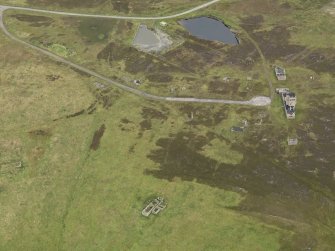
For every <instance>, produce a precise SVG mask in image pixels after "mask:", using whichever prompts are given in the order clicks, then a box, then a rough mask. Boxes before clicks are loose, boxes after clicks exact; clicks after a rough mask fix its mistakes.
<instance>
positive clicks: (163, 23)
mask: <svg viewBox="0 0 335 251" xmlns="http://www.w3.org/2000/svg"><path fill="white" fill-rule="evenodd" d="M159 25H160V26H162V27H166V26H167V22H165V21H162V22H160V23H159Z"/></svg>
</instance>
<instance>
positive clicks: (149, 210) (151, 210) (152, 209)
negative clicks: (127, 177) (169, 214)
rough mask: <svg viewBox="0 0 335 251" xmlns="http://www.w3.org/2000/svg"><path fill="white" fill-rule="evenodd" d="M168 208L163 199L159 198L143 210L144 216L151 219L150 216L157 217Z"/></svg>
mask: <svg viewBox="0 0 335 251" xmlns="http://www.w3.org/2000/svg"><path fill="white" fill-rule="evenodd" d="M165 208H166V203H165V202H164V199H163V198H162V197H157V198H156V199H154V200H152V201H150V202H149V204H148V205H147V206H146V207H145V208H144V209H143V211H142V215H143V216H145V217H149V215H150V214H154V215H157V214H159V213H160V212H161V211H162V210H164V209H165Z"/></svg>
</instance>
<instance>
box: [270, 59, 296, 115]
mask: <svg viewBox="0 0 335 251" xmlns="http://www.w3.org/2000/svg"><path fill="white" fill-rule="evenodd" d="M275 73H276V77H277V79H278V80H279V81H284V80H286V71H285V69H283V68H281V67H278V66H276V67H275ZM276 92H277V93H278V94H279V95H280V96H281V99H282V101H283V105H284V110H285V114H286V118H288V119H294V118H295V111H296V110H295V107H296V105H297V97H296V95H295V93H294V92H291V91H290V90H289V89H288V88H277V89H276Z"/></svg>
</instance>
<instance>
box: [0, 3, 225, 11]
mask: <svg viewBox="0 0 335 251" xmlns="http://www.w3.org/2000/svg"><path fill="white" fill-rule="evenodd" d="M226 1H231V0H226ZM203 3H206V0H186V1H182V2H181V1H178V0H156V1H148V0H135V1H134V0H122V1H119V0H70V1H68V0H0V4H2V5H13V6H22V7H32V8H40V9H47V10H60V11H75V12H79V13H80V12H82V13H96V14H124V15H131V14H136V15H146V14H151V15H152V14H155V15H163V14H171V13H175V12H178V11H184V10H187V9H190V8H192V7H195V6H198V5H201V4H203Z"/></svg>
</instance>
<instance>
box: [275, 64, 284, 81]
mask: <svg viewBox="0 0 335 251" xmlns="http://www.w3.org/2000/svg"><path fill="white" fill-rule="evenodd" d="M275 73H276V77H277V79H278V80H280V81H284V80H286V70H285V69H284V68H282V67H279V66H276V67H275Z"/></svg>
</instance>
